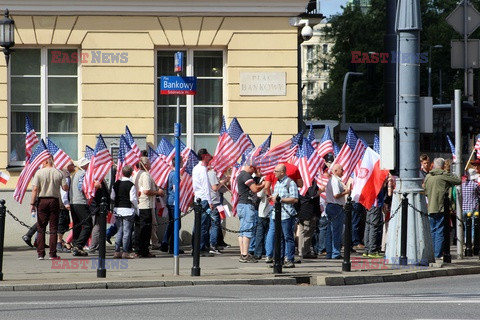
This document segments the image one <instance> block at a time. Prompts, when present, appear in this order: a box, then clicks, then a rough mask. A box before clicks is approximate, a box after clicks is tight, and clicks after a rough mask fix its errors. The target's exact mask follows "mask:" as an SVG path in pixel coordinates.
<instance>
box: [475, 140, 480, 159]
mask: <svg viewBox="0 0 480 320" xmlns="http://www.w3.org/2000/svg"><path fill="white" fill-rule="evenodd" d="M475 150H476V151H477V158H478V159H480V137H478V139H477V142H476V143H475Z"/></svg>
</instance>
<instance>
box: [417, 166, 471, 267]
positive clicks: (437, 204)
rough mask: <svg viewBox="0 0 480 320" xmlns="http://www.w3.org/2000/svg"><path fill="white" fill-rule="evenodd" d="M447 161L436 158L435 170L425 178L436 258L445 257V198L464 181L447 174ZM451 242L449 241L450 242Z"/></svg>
mask: <svg viewBox="0 0 480 320" xmlns="http://www.w3.org/2000/svg"><path fill="white" fill-rule="evenodd" d="M444 166H445V159H443V158H435V159H434V160H433V169H432V170H430V172H429V173H428V174H427V176H426V177H425V182H424V185H425V194H426V196H427V198H428V204H427V205H428V206H427V207H428V219H429V220H430V231H431V234H432V240H433V246H434V252H435V257H436V258H441V257H442V256H443V246H444V241H445V237H444V219H445V215H444V210H445V208H444V198H445V196H448V191H449V190H450V187H451V186H453V185H459V184H460V183H461V182H462V181H461V179H460V178H458V177H457V176H455V175H453V174H451V173H449V172H446V171H445V170H443V169H444ZM448 241H449V240H448Z"/></svg>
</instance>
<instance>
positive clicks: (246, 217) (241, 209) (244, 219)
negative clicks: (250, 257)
mask: <svg viewBox="0 0 480 320" xmlns="http://www.w3.org/2000/svg"><path fill="white" fill-rule="evenodd" d="M237 212H238V218H239V219H240V232H239V233H238V236H239V237H247V238H249V239H251V238H253V234H254V231H255V230H254V227H255V222H256V221H257V219H256V217H257V211H256V210H255V208H254V207H253V204H247V203H239V204H238V205H237Z"/></svg>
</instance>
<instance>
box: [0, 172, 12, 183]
mask: <svg viewBox="0 0 480 320" xmlns="http://www.w3.org/2000/svg"><path fill="white" fill-rule="evenodd" d="M9 179H10V176H9V175H8V174H6V173H4V172H2V171H0V183H3V184H7V182H8V180H9Z"/></svg>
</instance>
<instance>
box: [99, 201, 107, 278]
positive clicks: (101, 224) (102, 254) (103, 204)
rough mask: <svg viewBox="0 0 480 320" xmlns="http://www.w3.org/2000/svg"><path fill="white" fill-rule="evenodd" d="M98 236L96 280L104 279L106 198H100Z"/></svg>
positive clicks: (105, 271) (105, 272) (105, 275)
mask: <svg viewBox="0 0 480 320" xmlns="http://www.w3.org/2000/svg"><path fill="white" fill-rule="evenodd" d="M97 218H98V219H99V220H98V227H99V228H100V234H99V239H98V268H97V278H106V277H107V269H105V254H106V244H105V242H106V239H107V198H105V197H102V200H101V202H100V211H99V214H98V217H97Z"/></svg>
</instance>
